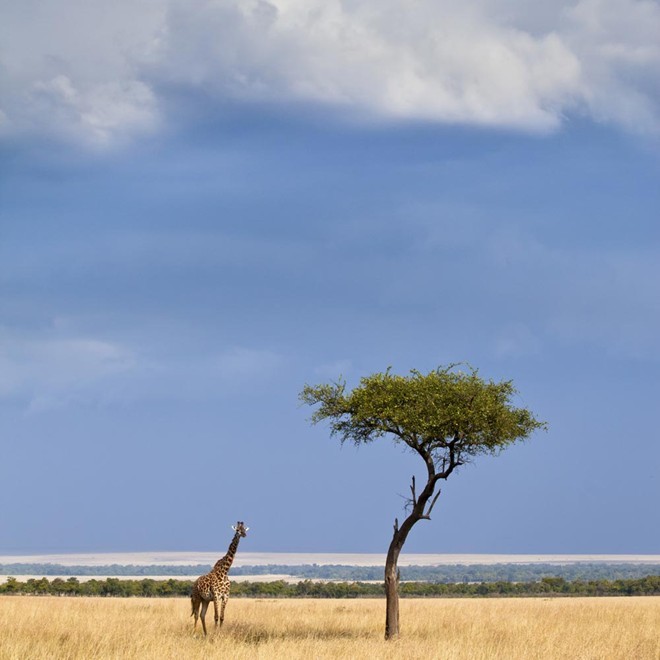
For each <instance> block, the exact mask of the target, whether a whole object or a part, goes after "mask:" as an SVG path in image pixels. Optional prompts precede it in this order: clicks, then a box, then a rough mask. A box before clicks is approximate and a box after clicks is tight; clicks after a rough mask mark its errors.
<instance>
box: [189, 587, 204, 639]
mask: <svg viewBox="0 0 660 660" xmlns="http://www.w3.org/2000/svg"><path fill="white" fill-rule="evenodd" d="M190 603H191V605H192V615H193V616H194V617H195V623H194V624H193V631H194V630H196V629H197V618H198V617H199V606H200V605H201V604H202V599H201V598H199V596H197V595H192V596H191V597H190Z"/></svg>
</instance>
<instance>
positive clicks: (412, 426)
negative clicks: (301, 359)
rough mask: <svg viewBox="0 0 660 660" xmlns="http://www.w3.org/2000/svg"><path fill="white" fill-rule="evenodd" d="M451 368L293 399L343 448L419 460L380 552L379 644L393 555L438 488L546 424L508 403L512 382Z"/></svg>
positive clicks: (377, 378)
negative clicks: (393, 450) (376, 447)
mask: <svg viewBox="0 0 660 660" xmlns="http://www.w3.org/2000/svg"><path fill="white" fill-rule="evenodd" d="M457 366H458V365H449V366H447V367H439V368H438V369H436V370H434V371H431V372H430V373H428V374H422V373H420V372H419V371H414V370H413V371H411V372H410V375H408V376H397V375H395V374H392V373H391V372H390V370H389V369H388V370H387V371H385V372H384V373H376V374H373V375H371V376H367V377H364V378H362V379H361V381H360V384H359V386H358V387H356V388H355V389H353V390H352V391H351V392H346V383H345V381H342V380H340V381H338V382H336V383H326V384H321V385H315V386H312V385H305V387H304V389H303V390H302V392H301V393H300V399H301V401H302V402H303V403H306V404H309V405H311V406H316V405H318V408H317V409H316V410H315V411H314V413H313V415H312V417H311V421H312V423H314V424H316V423H318V422H321V421H324V420H328V421H329V422H330V429H331V435H338V436H339V438H340V440H341V442H342V443H344V442H346V441H350V442H352V443H354V444H356V445H362V444H367V443H370V442H373V441H374V440H377V439H378V438H381V437H383V436H388V437H390V438H392V439H393V440H394V442H396V443H403V445H405V447H406V448H409V449H410V450H412V451H413V452H414V453H416V454H418V455H419V456H420V457H421V458H422V460H423V461H424V465H425V468H426V483H425V485H424V486H423V488H422V489H421V490H419V491H418V488H417V485H416V483H415V477H414V476H413V478H412V483H411V485H410V498H408V501H407V505H406V511H407V515H406V518H405V519H404V520H403V522H402V523H401V524H400V525H399V522H398V519H395V522H394V534H393V536H392V541H391V543H390V546H389V550H388V552H387V559H386V562H385V593H386V598H387V603H386V618H385V638H386V639H396V638H397V637H398V636H399V570H398V560H399V554H400V553H401V549H402V548H403V545H404V543H405V542H406V539H407V538H408V534H409V533H410V530H411V529H412V528H413V526H414V525H415V523H417V522H419V521H420V520H430V519H431V511H432V510H433V507H434V506H435V503H436V502H437V500H438V497H439V496H440V488H439V487H438V483H439V482H440V481H441V480H445V479H447V478H448V477H449V475H450V474H452V472H454V471H455V470H456V469H457V468H458V467H459V466H461V465H464V464H465V463H468V462H470V461H471V460H472V459H473V458H474V457H475V456H477V455H479V454H498V453H499V452H500V451H501V450H502V449H504V448H506V447H507V446H508V445H510V444H512V443H514V442H516V441H517V440H522V439H524V438H526V437H527V436H529V435H530V434H531V433H532V432H533V431H534V430H536V429H539V428H545V426H546V425H545V423H544V422H540V421H538V420H537V419H535V417H534V415H533V414H532V413H531V412H530V411H529V410H526V409H525V408H515V407H514V406H513V405H512V404H511V399H512V397H513V396H514V395H515V394H516V390H515V388H514V387H513V384H512V382H511V381H501V382H493V381H492V380H488V381H487V380H484V379H482V378H481V377H480V376H479V375H478V373H477V370H476V369H472V368H471V367H470V368H469V369H468V370H467V372H463V371H459V370H457V369H456V367H457Z"/></svg>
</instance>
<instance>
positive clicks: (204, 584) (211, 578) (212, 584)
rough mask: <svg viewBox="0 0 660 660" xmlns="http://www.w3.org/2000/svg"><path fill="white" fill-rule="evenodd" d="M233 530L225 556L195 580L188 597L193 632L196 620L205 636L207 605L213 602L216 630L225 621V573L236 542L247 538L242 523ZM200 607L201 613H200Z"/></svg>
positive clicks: (234, 550) (227, 591) (227, 570)
mask: <svg viewBox="0 0 660 660" xmlns="http://www.w3.org/2000/svg"><path fill="white" fill-rule="evenodd" d="M232 529H233V530H234V538H233V539H232V540H231V543H230V544H229V549H228V550H227V554H226V555H225V556H224V557H222V559H219V560H218V561H217V562H216V563H215V566H214V567H213V570H212V571H211V572H210V573H207V574H206V575H202V577H199V578H197V580H196V581H195V584H193V588H192V593H191V595H190V602H191V604H192V614H191V616H194V617H195V623H194V624H193V630H194V629H195V628H197V618H198V617H199V618H201V620H202V628H203V629H204V634H205V635H206V620H205V619H206V610H207V609H208V606H209V603H210V602H211V601H213V608H214V611H215V617H214V619H215V626H216V628H217V627H219V626H221V625H222V622H223V621H224V620H225V606H226V605H227V601H228V600H229V588H230V584H229V577H228V576H227V573H228V572H229V568H230V567H231V564H232V562H233V561H234V556H235V555H236V550H237V549H238V542H239V541H240V540H241V539H242V538H245V536H247V531H248V529H250V528H249V527H245V525H244V524H243V522H242V521H241V520H239V521H238V522H237V523H236V525H234V526H233V527H232ZM218 603H220V609H219V612H218ZM200 607H201V612H200Z"/></svg>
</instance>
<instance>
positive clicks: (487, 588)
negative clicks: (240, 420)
mask: <svg viewBox="0 0 660 660" xmlns="http://www.w3.org/2000/svg"><path fill="white" fill-rule="evenodd" d="M191 587H192V582H190V581H187V580H176V579H174V578H172V579H169V580H152V579H149V578H145V579H142V580H121V579H119V578H116V577H111V578H107V579H105V580H95V579H92V580H88V581H86V582H80V581H79V580H78V579H77V578H75V577H70V578H68V579H66V580H64V579H62V578H55V579H53V580H48V578H45V577H44V578H40V579H35V578H31V579H29V580H27V581H26V582H20V581H18V580H17V579H16V578H15V577H10V578H9V579H8V580H7V582H5V583H4V584H0V595H33V596H42V595H43V596H45V595H50V596H115V597H116V596H119V597H131V596H133V597H137V596H141V597H154V598H156V597H158V598H161V597H172V596H188V595H190V589H191ZM658 595H660V576H658V575H649V576H646V577H643V578H636V579H623V580H589V581H584V580H573V581H568V580H565V579H564V578H561V577H545V578H542V579H541V580H538V581H535V582H507V581H498V582H479V583H465V582H461V583H454V584H448V583H437V582H436V583H432V582H404V583H402V584H401V596H402V597H404V598H405V597H409V598H414V597H418V598H433V597H445V598H451V597H488V596H658ZM232 596H233V597H244V598H367V597H368V598H374V597H384V596H385V587H384V583H365V582H313V581H311V580H303V581H301V582H298V583H297V584H290V583H287V582H284V581H283V580H277V581H274V582H234V583H233V584H232Z"/></svg>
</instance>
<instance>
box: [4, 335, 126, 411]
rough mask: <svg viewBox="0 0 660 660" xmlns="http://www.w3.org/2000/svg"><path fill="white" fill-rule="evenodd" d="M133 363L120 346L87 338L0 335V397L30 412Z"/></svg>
mask: <svg viewBox="0 0 660 660" xmlns="http://www.w3.org/2000/svg"><path fill="white" fill-rule="evenodd" d="M134 367H135V358H134V356H133V354H132V353H131V352H130V351H129V350H127V349H126V348H124V347H122V346H120V345H118V344H115V343H111V342H107V341H101V340H98V339H93V338H85V337H76V338H62V339H61V338H46V339H44V338H36V339H28V338H22V337H17V336H13V335H11V334H9V333H6V332H3V333H2V335H1V336H0V397H2V398H17V399H19V400H22V401H25V402H27V405H28V407H29V409H30V410H41V409H44V408H52V407H59V406H61V405H64V404H66V403H68V402H69V401H72V400H77V399H80V398H81V397H82V398H85V397H86V393H87V392H88V391H89V389H90V388H94V387H97V386H98V385H99V384H102V383H104V382H107V381H108V380H111V379H112V378H113V377H116V376H118V375H121V374H125V373H126V372H129V371H131V370H132V369H133V368H134Z"/></svg>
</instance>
